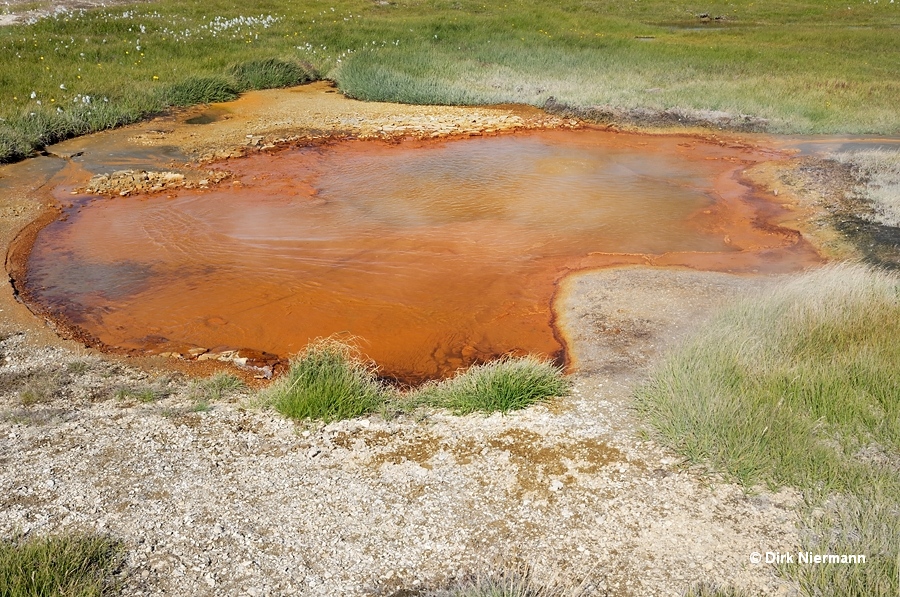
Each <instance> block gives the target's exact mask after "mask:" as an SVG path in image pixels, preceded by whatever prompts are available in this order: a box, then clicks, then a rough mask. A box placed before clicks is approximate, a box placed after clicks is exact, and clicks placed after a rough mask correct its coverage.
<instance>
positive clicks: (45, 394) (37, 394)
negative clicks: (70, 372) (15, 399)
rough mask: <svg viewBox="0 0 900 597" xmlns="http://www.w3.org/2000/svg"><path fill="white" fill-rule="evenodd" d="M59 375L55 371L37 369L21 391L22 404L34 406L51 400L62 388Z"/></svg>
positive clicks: (20, 399)
mask: <svg viewBox="0 0 900 597" xmlns="http://www.w3.org/2000/svg"><path fill="white" fill-rule="evenodd" d="M61 387H62V386H61V383H60V378H59V375H58V374H57V373H55V372H53V371H37V372H35V374H34V375H32V376H29V377H28V379H27V381H26V382H25V384H24V386H23V387H22V389H21V391H20V392H19V401H20V403H21V404H22V406H34V405H35V404H44V403H47V402H51V401H52V400H53V399H54V398H55V397H56V396H57V395H58V394H59V391H60V389H61Z"/></svg>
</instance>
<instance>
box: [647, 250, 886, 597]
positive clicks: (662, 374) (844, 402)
mask: <svg viewBox="0 0 900 597" xmlns="http://www.w3.org/2000/svg"><path fill="white" fill-rule="evenodd" d="M897 338H900V278H898V277H897V276H894V275H891V274H889V273H885V272H883V271H879V270H874V269H871V268H867V267H864V266H862V265H856V264H839V265H833V266H829V267H824V268H820V269H818V270H815V271H812V272H809V273H807V274H805V275H803V276H800V277H799V278H798V279H796V280H794V281H792V282H790V283H788V284H785V285H783V286H781V287H780V288H778V289H777V290H774V291H772V292H770V293H769V294H767V295H763V296H761V297H757V298H755V299H753V300H745V301H742V302H740V303H739V304H737V305H735V306H734V307H733V308H731V309H729V310H726V311H725V312H724V313H722V314H721V315H720V316H719V317H718V318H716V319H715V320H713V321H712V323H711V324H710V325H709V327H708V328H707V329H705V330H704V331H702V332H701V333H700V334H699V335H697V336H696V337H695V338H694V339H693V340H692V341H689V342H688V343H687V344H686V345H684V346H683V347H681V349H680V350H678V351H677V352H676V353H674V354H672V355H671V356H670V358H669V359H668V361H667V362H666V363H665V364H664V365H663V366H662V367H661V368H660V369H659V370H658V371H656V373H655V374H654V376H653V377H652V379H651V380H650V381H649V382H648V383H647V384H645V385H644V386H643V387H642V388H640V389H639V390H638V392H637V406H638V410H639V412H640V413H641V414H642V415H643V416H644V418H645V419H646V420H647V421H648V422H649V423H650V424H651V425H652V426H653V428H654V429H655V431H656V434H657V436H658V437H659V438H661V439H662V440H663V441H664V442H665V443H667V444H669V445H670V446H672V447H673V448H674V449H676V450H677V451H679V452H680V453H681V454H683V455H684V456H686V457H687V458H688V459H689V460H691V461H695V462H704V463H708V464H711V465H712V466H713V468H716V469H719V470H722V471H725V472H726V473H728V474H730V475H731V476H733V477H734V478H736V479H737V480H739V481H740V482H742V483H743V484H744V485H746V486H747V487H751V486H753V485H755V484H758V483H766V484H768V485H770V486H784V485H787V486H792V487H795V488H797V489H799V490H800V491H802V492H803V494H804V498H805V502H806V510H804V512H803V513H802V514H803V516H802V520H803V524H804V527H805V528H804V529H803V534H802V535H801V540H802V550H804V551H810V552H812V553H814V554H865V555H866V558H867V559H866V563H865V565H847V564H843V565H842V564H824V565H815V566H812V565H807V564H801V563H797V564H786V565H784V566H783V567H782V572H783V573H785V574H787V575H788V576H791V577H793V578H795V579H796V580H798V581H799V582H800V584H801V587H803V591H804V593H808V594H810V595H867V596H885V597H887V596H888V595H891V596H894V595H897V594H900V575H898V572H900V569H898V568H900V562H898V560H897V549H896V547H897V545H900V527H898V526H897V524H896V521H897V519H898V516H900V475H898V472H900V367H898V363H900V343H898V342H897Z"/></svg>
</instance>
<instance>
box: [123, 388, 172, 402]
mask: <svg viewBox="0 0 900 597" xmlns="http://www.w3.org/2000/svg"><path fill="white" fill-rule="evenodd" d="M167 395H168V392H167V391H166V390H164V389H162V388H160V387H157V386H152V385H140V386H120V387H118V388H116V389H115V391H114V392H113V396H114V397H115V398H116V399H117V400H137V401H138V402H144V403H150V402H156V401H157V400H161V399H163V398H165V397H166V396H167Z"/></svg>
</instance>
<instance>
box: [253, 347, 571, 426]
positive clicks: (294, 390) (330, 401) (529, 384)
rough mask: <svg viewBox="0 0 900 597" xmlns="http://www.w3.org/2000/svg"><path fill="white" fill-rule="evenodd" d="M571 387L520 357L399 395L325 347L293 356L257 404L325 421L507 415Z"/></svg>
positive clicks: (552, 369)
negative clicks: (435, 411) (438, 412)
mask: <svg viewBox="0 0 900 597" xmlns="http://www.w3.org/2000/svg"><path fill="white" fill-rule="evenodd" d="M569 387H570V383H569V381H568V380H566V379H565V377H564V376H563V373H562V370H561V369H559V368H558V367H556V366H554V365H552V364H550V363H548V362H546V361H542V360H540V359H537V358H535V357H522V358H503V359H499V360H497V361H493V362H491V363H487V364H484V365H476V366H474V367H471V368H469V369H468V370H466V371H464V372H461V373H460V374H458V375H457V376H456V377H454V378H451V379H448V380H443V381H440V382H433V383H430V384H426V385H424V386H422V387H420V388H418V389H415V390H410V391H406V392H401V391H399V390H396V389H395V388H392V387H390V386H388V385H386V384H384V383H382V381H380V380H379V378H378V375H377V370H376V369H375V367H374V365H372V364H370V363H367V362H366V361H364V360H363V359H362V357H361V355H360V354H359V352H358V351H356V350H355V349H354V348H353V347H351V346H348V345H346V344H342V343H340V342H337V341H334V340H323V341H319V342H314V343H312V344H310V345H309V346H308V347H307V348H306V349H305V350H304V351H303V352H302V353H300V354H299V355H297V357H296V358H295V359H294V360H293V361H292V362H291V366H290V369H289V371H288V372H287V374H286V375H284V376H283V377H281V378H280V379H278V380H277V381H276V382H275V383H273V384H272V385H271V386H270V387H269V388H267V389H266V390H265V391H263V393H262V401H263V403H265V404H270V405H272V406H273V407H274V408H275V409H276V410H278V411H279V412H280V413H282V414H283V415H285V416H287V417H290V418H292V419H320V420H323V421H326V422H327V421H335V420H340V419H349V418H353V417H358V416H362V415H366V414H370V413H374V412H380V413H382V414H384V415H386V416H390V415H391V414H394V413H397V412H409V411H412V410H415V409H418V408H422V407H425V408H446V409H450V410H452V411H453V412H455V413H456V414H469V413H473V412H484V413H492V412H503V413H506V412H509V411H511V410H518V409H521V408H526V407H528V406H530V405H532V404H535V403H538V402H543V401H546V400H549V399H550V398H553V397H556V396H566V395H568V393H569Z"/></svg>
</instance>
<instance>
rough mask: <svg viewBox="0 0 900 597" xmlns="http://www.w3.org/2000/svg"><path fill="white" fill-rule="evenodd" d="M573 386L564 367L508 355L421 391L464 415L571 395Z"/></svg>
mask: <svg viewBox="0 0 900 597" xmlns="http://www.w3.org/2000/svg"><path fill="white" fill-rule="evenodd" d="M570 386H571V384H570V382H569V380H567V379H566V378H565V377H564V376H563V374H562V370H561V369H560V368H559V367H556V366H554V365H553V364H551V363H548V362H546V361H542V360H540V359H537V358H535V357H520V358H514V357H507V358H503V359H499V360H496V361H492V362H490V363H486V364H484V365H476V366H474V367H472V368H470V369H468V370H467V371H464V372H462V373H460V374H459V375H457V376H456V377H453V378H451V379H448V380H444V381H440V382H437V383H433V384H431V385H427V386H425V387H423V388H421V389H420V390H419V392H420V393H421V400H422V401H423V402H426V403H428V404H431V405H434V406H441V407H444V408H449V409H450V410H452V411H453V412H454V413H456V414H460V415H465V414H469V413H473V412H487V413H490V412H502V413H506V412H509V411H511V410H519V409H522V408H527V407H529V406H531V405H532V404H536V403H538V402H545V401H547V400H549V399H550V398H553V397H556V396H566V395H568V393H569V390H570Z"/></svg>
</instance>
